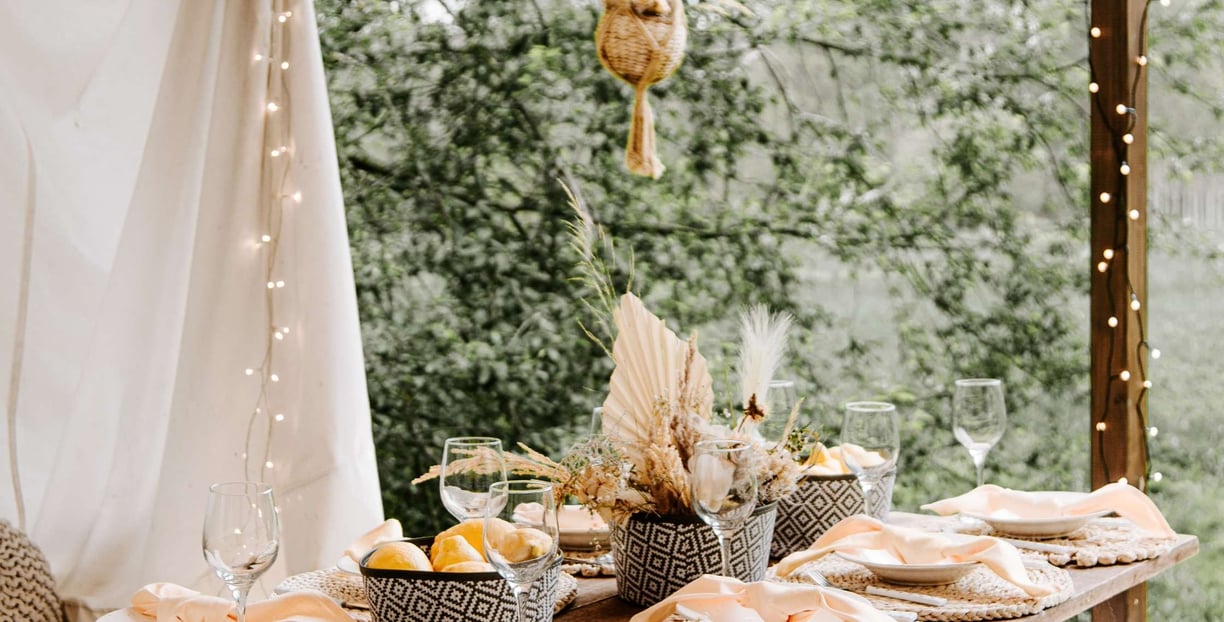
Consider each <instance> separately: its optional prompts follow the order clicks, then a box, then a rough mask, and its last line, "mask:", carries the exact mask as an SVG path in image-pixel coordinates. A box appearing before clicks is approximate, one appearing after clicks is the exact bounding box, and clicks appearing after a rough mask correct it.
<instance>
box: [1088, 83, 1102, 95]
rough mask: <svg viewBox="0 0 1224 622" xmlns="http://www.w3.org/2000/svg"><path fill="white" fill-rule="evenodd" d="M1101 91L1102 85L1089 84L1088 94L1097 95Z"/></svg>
mask: <svg viewBox="0 0 1224 622" xmlns="http://www.w3.org/2000/svg"><path fill="white" fill-rule="evenodd" d="M1100 90H1101V85H1099V84H1097V83H1096V82H1089V83H1088V92H1089V93H1096V92H1098V91H1100Z"/></svg>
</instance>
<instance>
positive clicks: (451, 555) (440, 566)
mask: <svg viewBox="0 0 1224 622" xmlns="http://www.w3.org/2000/svg"><path fill="white" fill-rule="evenodd" d="M430 557H431V559H432V560H433V567H434V569H435V570H441V571H445V570H446V568H447V567H448V566H451V565H453V564H460V563H463V562H480V563H483V562H484V561H485V559H484V556H482V555H481V554H480V551H477V550H476V549H474V548H472V545H471V544H470V543H468V541H467V539H466V538H464V537H463V536H459V535H455V536H450V537H448V538H446V539H445V540H442V541H440V542H439V541H437V540H435V541H434V545H433V548H432V549H431V550H430Z"/></svg>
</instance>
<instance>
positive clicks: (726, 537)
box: [714, 529, 735, 577]
mask: <svg viewBox="0 0 1224 622" xmlns="http://www.w3.org/2000/svg"><path fill="white" fill-rule="evenodd" d="M731 535H732V530H730V529H715V530H714V537H716V538H718V552H719V554H720V557H722V576H724V577H735V575H733V574H731Z"/></svg>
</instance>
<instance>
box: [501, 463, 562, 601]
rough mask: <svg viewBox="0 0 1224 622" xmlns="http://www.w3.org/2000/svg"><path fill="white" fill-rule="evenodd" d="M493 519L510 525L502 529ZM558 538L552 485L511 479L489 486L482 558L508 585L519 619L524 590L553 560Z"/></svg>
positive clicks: (525, 595)
mask: <svg viewBox="0 0 1224 622" xmlns="http://www.w3.org/2000/svg"><path fill="white" fill-rule="evenodd" d="M497 519H501V520H503V521H506V522H508V523H510V525H511V526H513V527H514V529H512V530H511V531H508V532H507V531H505V529H504V528H502V527H499V526H498V525H495V524H494V523H495V522H496V521H497ZM557 537H558V531H557V505H556V499H555V498H554V496H553V486H552V484H550V483H548V482H541V481H536V480H510V481H505V482H496V483H494V484H493V485H492V486H490V487H489V505H488V513H487V514H486V517H485V528H484V536H483V538H484V551H485V557H487V558H488V560H489V563H490V564H492V565H493V567H494V568H496V569H497V572H498V574H500V575H501V576H502V577H503V578H505V579H506V581H507V582H509V583H510V589H511V590H512V591H513V592H514V604H515V611H516V613H517V619H518V622H524V620H526V616H527V594H528V593H529V592H531V586H532V584H534V583H535V582H536V579H539V578H540V577H541V576H542V575H543V574H544V573H545V572H546V571H547V570H548V568H549V566H551V565H552V564H553V562H555V561H556V559H557V550H558V545H557ZM548 613H550V614H551V613H552V611H551V610H550V611H549V612H548Z"/></svg>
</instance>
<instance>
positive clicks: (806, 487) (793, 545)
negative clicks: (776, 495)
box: [769, 469, 897, 558]
mask: <svg viewBox="0 0 1224 622" xmlns="http://www.w3.org/2000/svg"><path fill="white" fill-rule="evenodd" d="M896 478H897V471H896V470H895V469H894V470H892V471H889V472H888V473H887V474H886V475H885V476H884V479H883V480H882V481H881V482H880V486H881V487H882V490H883V493H884V494H882V495H880V496H879V497H878V498H877V499H876V507H874V508H872V509H871V512H869V513H870V514H871V515H872V516H875V517H876V518H880V519H884V518H887V517H888V510H889V507H890V506H891V505H892V503H891V500H892V489H893V482H894V481H896ZM862 512H863V489H862V487H860V486H859V482H858V478H857V477H855V476H854V475H808V476H807V477H804V478H803V479H802V480H800V481H799V488H798V490H796V491H795V492H793V493H791V494H790V496H788V497H785V498H783V499H782V500H781V501H779V502H778V520H777V522H776V523H775V525H774V533H773V544H772V545H771V546H770V549H769V554H770V556H772V557H774V558H779V557H786V556H787V555H790V554H791V553H794V552H795V551H802V550H803V549H806V548H808V547H809V546H811V545H812V543H813V542H815V541H816V539H817V538H819V537H820V536H823V535H824V533H825V532H826V531H828V530H829V528H830V527H832V526H833V525H836V524H837V523H838V522H839V521H841V520H842V519H843V518H846V517H847V516H853V515H855V514H860V513H862Z"/></svg>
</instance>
